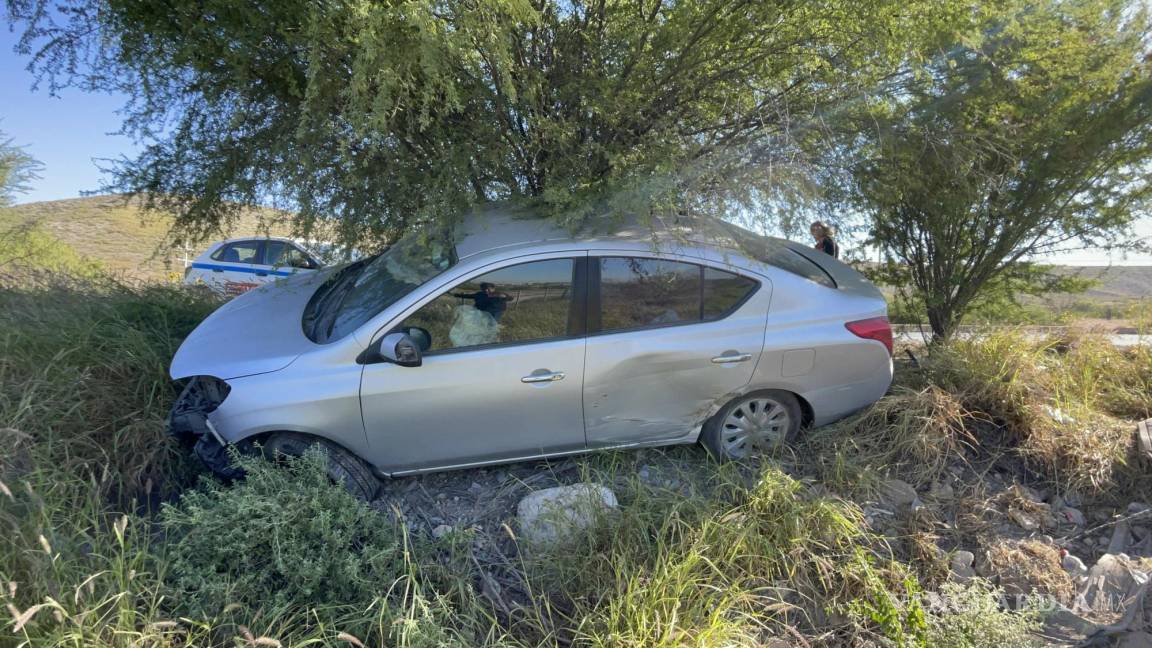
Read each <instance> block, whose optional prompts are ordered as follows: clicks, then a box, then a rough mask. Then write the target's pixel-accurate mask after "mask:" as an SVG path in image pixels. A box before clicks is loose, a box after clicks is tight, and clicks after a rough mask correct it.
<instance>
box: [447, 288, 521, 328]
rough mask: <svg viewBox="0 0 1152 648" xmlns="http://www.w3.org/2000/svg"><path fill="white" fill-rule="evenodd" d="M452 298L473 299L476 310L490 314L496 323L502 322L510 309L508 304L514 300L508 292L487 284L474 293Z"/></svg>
mask: <svg viewBox="0 0 1152 648" xmlns="http://www.w3.org/2000/svg"><path fill="white" fill-rule="evenodd" d="M452 296H453V297H459V298H461V299H471V300H472V301H473V305H474V306H475V307H476V310H479V311H484V312H485V313H488V314H489V315H491V316H492V318H493V319H495V320H496V321H500V318H501V317H503V315H504V311H505V310H507V309H508V302H510V301H512V300H513V299H514V298H513V297H512V296H511V295H509V294H508V293H506V292H499V291H497V290H496V286H495V285H493V284H490V283H487V282H485V283H482V284H480V290H478V291H476V292H474V293H454V294H453V295H452Z"/></svg>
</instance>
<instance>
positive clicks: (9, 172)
mask: <svg viewBox="0 0 1152 648" xmlns="http://www.w3.org/2000/svg"><path fill="white" fill-rule="evenodd" d="M41 166H42V165H41V164H40V163H39V162H38V161H37V160H36V159H35V158H33V157H32V156H31V155H29V154H28V153H27V152H26V151H25V150H24V149H23V148H21V147H19V146H16V145H15V144H13V143H12V140H11V139H10V138H8V137H5V135H4V131H0V209H3V208H5V207H8V206H9V205H11V204H12V200H13V199H14V198H15V197H16V194H18V193H21V192H23V191H25V190H26V189H27V188H28V182H30V181H32V180H34V179H36V178H37V177H39V176H37V175H36V172H37V171H39V170H40V168H41Z"/></svg>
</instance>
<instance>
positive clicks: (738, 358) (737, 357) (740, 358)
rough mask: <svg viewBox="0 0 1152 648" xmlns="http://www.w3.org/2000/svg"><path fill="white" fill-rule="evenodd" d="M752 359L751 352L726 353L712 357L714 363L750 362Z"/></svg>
mask: <svg viewBox="0 0 1152 648" xmlns="http://www.w3.org/2000/svg"><path fill="white" fill-rule="evenodd" d="M751 359H752V354H751V353H725V354H724V355H718V356H716V357H715V358H712V364H729V363H732V362H748V361H749V360H751Z"/></svg>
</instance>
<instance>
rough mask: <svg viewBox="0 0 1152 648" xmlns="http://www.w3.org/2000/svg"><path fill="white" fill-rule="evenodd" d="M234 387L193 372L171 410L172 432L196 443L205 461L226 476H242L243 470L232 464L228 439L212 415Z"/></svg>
mask: <svg viewBox="0 0 1152 648" xmlns="http://www.w3.org/2000/svg"><path fill="white" fill-rule="evenodd" d="M231 389H232V388H231V387H229V386H228V383H226V382H224V381H223V380H220V379H219V378H216V377H213V376H193V377H192V378H191V379H190V380H189V381H188V384H187V385H185V386H184V390H183V391H182V392H180V397H179V398H177V399H176V403H175V404H174V405H173V406H172V411H171V412H169V414H168V434H170V435H172V436H174V437H176V439H178V440H179V441H180V442H182V443H185V444H189V445H192V447H193V451H194V452H195V453H196V456H197V457H199V458H200V460H201V461H202V462H204V465H205V466H207V467H208V468H209V469H210V470H212V472H214V473H216V474H217V475H220V476H221V477H225V478H237V477H240V476H242V472H241V471H240V470H239V469H238V468H236V467H235V466H233V465H232V461H231V457H230V456H229V455H228V450H227V446H228V443H227V441H225V440H224V438H223V437H222V436H220V433H219V432H217V431H216V428H215V426H213V425H212V421H210V420H209V419H208V415H209V414H211V413H212V412H214V411H216V408H217V407H219V406H220V404H221V403H223V402H224V399H225V398H227V397H228V393H229V392H230V391H231Z"/></svg>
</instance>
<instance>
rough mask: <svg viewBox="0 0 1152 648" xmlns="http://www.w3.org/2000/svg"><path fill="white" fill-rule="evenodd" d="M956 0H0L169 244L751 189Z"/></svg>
mask: <svg viewBox="0 0 1152 648" xmlns="http://www.w3.org/2000/svg"><path fill="white" fill-rule="evenodd" d="M966 4H968V3H964V2H959V1H958V0H949V1H947V2H940V1H939V0H871V1H869V2H859V1H858V0H818V1H813V2H793V1H789V0H390V1H379V0H332V1H329V2H315V1H312V0H276V1H275V2H271V1H262V2H260V1H258V2H237V1H235V0H169V1H167V2H155V1H154V0H58V1H54V2H49V1H48V0H7V5H8V13H9V15H10V16H11V17H12V20H13V22H14V24H15V25H16V26H17V27H18V28H20V29H22V31H23V38H22V40H21V46H20V48H21V50H22V51H23V52H24V53H26V54H28V55H30V56H31V59H30V61H31V63H30V65H31V67H32V69H33V70H34V71H35V72H37V73H38V74H40V75H41V79H42V80H43V81H44V83H46V84H47V85H48V86H49V87H58V86H63V85H74V86H78V87H81V88H85V89H89V90H95V91H100V90H113V91H116V92H120V93H125V94H127V95H128V96H129V97H131V101H130V103H129V105H128V106H127V107H126V112H125V115H126V120H125V124H124V127H125V130H126V131H127V132H129V133H131V134H134V135H136V136H138V137H139V138H141V139H142V140H143V141H144V142H145V143H146V146H145V148H144V149H143V152H142V153H141V154H140V155H139V156H138V157H136V158H134V159H125V160H121V161H119V162H118V163H117V164H116V165H114V167H113V169H112V171H113V175H112V177H113V178H114V180H113V181H112V182H111V184H110V186H109V187H108V188H109V189H113V190H120V191H127V192H140V193H141V194H142V196H143V199H144V200H145V201H146V204H147V205H149V206H152V207H159V208H164V209H167V210H172V211H175V212H176V213H177V214H178V219H177V224H178V226H179V227H180V228H181V229H183V230H184V231H185V232H188V233H191V234H197V233H204V232H205V231H207V230H210V229H212V228H214V227H216V226H217V225H219V224H220V223H221V222H223V221H226V220H227V219H228V218H229V217H230V216H231V215H232V214H234V213H235V211H236V210H237V209H239V208H240V207H241V206H244V205H252V204H257V203H269V202H273V203H275V204H278V205H281V206H284V207H287V208H289V209H291V210H292V211H294V212H295V213H296V214H297V218H298V219H299V224H300V225H301V226H303V227H305V228H306V227H307V226H308V225H310V224H312V223H314V222H315V221H316V220H317V219H333V220H335V221H336V222H338V223H339V224H340V226H341V234H342V236H343V237H344V238H345V239H348V240H356V239H364V238H372V237H387V236H389V235H390V234H391V233H394V232H395V231H396V230H397V229H399V228H403V227H405V226H407V225H409V224H411V223H412V222H415V221H418V220H422V219H424V220H426V219H429V218H440V217H443V216H444V215H446V214H450V213H453V212H457V211H459V210H460V209H461V208H462V207H465V206H467V205H469V204H472V203H476V202H483V201H489V200H496V199H508V198H512V199H517V198H529V199H534V200H536V201H538V202H539V203H541V204H543V205H544V207H545V208H546V210H547V211H550V212H551V213H553V214H554V215H557V216H560V217H574V218H579V217H587V216H588V215H598V214H606V213H613V212H616V211H619V210H621V209H626V208H630V207H636V208H638V209H646V208H653V207H655V208H662V207H663V208H668V209H676V210H684V209H699V210H704V209H712V210H718V209H720V208H722V207H730V206H731V205H733V204H734V203H737V202H738V203H741V204H745V205H748V204H752V203H755V202H756V201H758V200H760V201H765V202H770V201H771V200H773V199H774V198H777V197H778V196H780V195H781V194H780V193H778V192H785V191H788V190H791V189H793V188H794V187H796V186H799V185H798V183H794V182H791V181H788V182H781V178H782V177H787V174H788V172H789V170H790V169H792V168H793V166H792V165H793V164H794V161H795V160H799V159H802V158H801V157H799V156H800V151H801V148H802V146H801V143H802V142H803V140H804V139H805V138H806V137H808V136H809V135H810V134H812V133H815V132H818V131H819V130H820V126H821V125H822V124H824V123H826V121H827V120H828V119H830V118H832V117H834V116H835V115H836V114H838V113H839V112H840V111H841V110H843V108H844V107H845V106H851V105H855V104H856V103H858V102H859V101H861V99H862V98H863V97H867V96H869V95H870V94H871V93H874V92H876V91H877V89H878V88H881V87H882V85H883V84H882V83H881V81H882V80H883V79H885V78H887V77H888V76H889V75H891V74H892V72H893V70H895V69H897V68H898V67H899V65H900V64H901V63H902V62H904V61H907V60H908V59H909V57H910V56H912V54H910V53H911V52H915V51H919V49H921V48H922V47H923V43H925V42H929V41H934V40H936V39H938V38H939V37H940V35H941V34H944V33H950V31H951V30H954V29H958V27H957V25H958V24H961V23H964V22H966V21H969V20H970V14H971V12H970V11H969V10H967V9H966V8H965V5H966ZM960 29H962V27H960ZM782 174H784V175H783V176H782Z"/></svg>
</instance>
